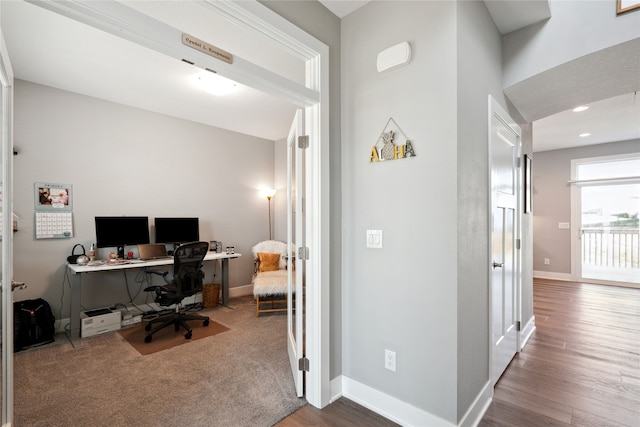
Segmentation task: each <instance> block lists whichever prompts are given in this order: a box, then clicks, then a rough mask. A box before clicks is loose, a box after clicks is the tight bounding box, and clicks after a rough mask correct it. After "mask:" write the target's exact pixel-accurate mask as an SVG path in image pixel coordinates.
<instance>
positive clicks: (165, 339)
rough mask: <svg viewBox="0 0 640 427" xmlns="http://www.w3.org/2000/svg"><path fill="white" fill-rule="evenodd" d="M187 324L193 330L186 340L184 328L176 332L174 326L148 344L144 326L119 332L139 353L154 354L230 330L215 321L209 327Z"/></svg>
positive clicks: (196, 321) (163, 331)
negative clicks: (145, 340)
mask: <svg viewBox="0 0 640 427" xmlns="http://www.w3.org/2000/svg"><path fill="white" fill-rule="evenodd" d="M187 323H188V324H189V326H190V327H191V329H192V330H193V334H192V336H191V339H186V338H185V337H184V334H185V333H186V331H185V330H184V329H183V328H180V330H179V331H176V330H175V328H174V327H173V326H167V327H166V328H163V329H160V330H159V331H158V332H156V333H155V334H153V339H152V340H151V342H149V343H147V342H144V339H145V337H146V336H147V331H145V330H144V324H138V325H134V326H131V327H129V328H126V329H122V330H120V331H118V334H119V335H120V336H121V337H122V338H124V339H125V340H127V342H128V343H129V344H130V345H131V346H132V347H133V348H135V349H136V350H138V353H140V354H153V353H156V352H158V351H162V350H167V349H169V348H172V347H175V346H177V345H183V344H189V343H191V342H193V341H196V340H200V339H202V338H206V337H211V336H213V335H216V334H219V333H221V332H225V331H228V330H229V328H227V327H226V326H224V325H221V324H220V323H218V322H214V321H213V320H211V321H209V326H202V322H201V321H198V320H191V321H188V322H187Z"/></svg>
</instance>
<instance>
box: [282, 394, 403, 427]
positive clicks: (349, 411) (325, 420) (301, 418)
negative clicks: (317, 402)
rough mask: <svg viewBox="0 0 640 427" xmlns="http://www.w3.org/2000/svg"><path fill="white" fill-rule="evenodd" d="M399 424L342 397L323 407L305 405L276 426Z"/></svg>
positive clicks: (378, 426)
mask: <svg viewBox="0 0 640 427" xmlns="http://www.w3.org/2000/svg"><path fill="white" fill-rule="evenodd" d="M397 425H398V424H396V423H394V422H392V421H389V420H388V419H386V418H384V417H382V416H380V415H378V414H376V413H375V412H373V411H370V410H368V409H367V408H365V407H363V406H361V405H358V404H357V403H354V402H352V401H351V400H349V399H346V398H344V397H342V398H340V399H338V400H336V401H335V402H333V403H331V404H329V405H327V406H325V407H324V408H322V409H318V408H316V407H314V406H311V405H306V406H303V407H302V408H300V409H298V410H297V411H296V412H294V413H293V414H291V415H289V416H288V417H287V418H285V419H284V420H282V421H280V422H279V423H277V424H276V427H303V426H304V427H306V426H318V427H356V426H366V427H390V426H397Z"/></svg>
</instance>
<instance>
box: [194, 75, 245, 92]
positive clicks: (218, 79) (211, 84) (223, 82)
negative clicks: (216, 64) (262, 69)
mask: <svg viewBox="0 0 640 427" xmlns="http://www.w3.org/2000/svg"><path fill="white" fill-rule="evenodd" d="M197 80H198V83H199V85H200V87H201V88H202V89H203V90H205V91H206V92H208V93H210V94H212V95H215V96H224V95H227V94H229V93H231V92H233V91H234V90H235V89H236V87H237V84H236V82H234V81H233V80H229V79H227V78H225V77H222V76H219V75H217V74H213V73H206V74H200V75H198V76H197Z"/></svg>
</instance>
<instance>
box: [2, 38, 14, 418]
mask: <svg viewBox="0 0 640 427" xmlns="http://www.w3.org/2000/svg"><path fill="white" fill-rule="evenodd" d="M0 85H2V107H1V108H2V181H1V184H0V191H2V193H3V194H2V236H3V238H2V286H1V287H0V292H1V293H2V306H1V307H0V312H1V317H2V320H1V321H2V342H1V347H2V390H1V392H2V425H3V426H5V425H11V424H12V423H13V296H12V286H11V285H12V282H13V69H12V68H11V62H10V61H9V52H8V51H7V46H6V44H5V41H4V34H3V33H2V28H1V27H0Z"/></svg>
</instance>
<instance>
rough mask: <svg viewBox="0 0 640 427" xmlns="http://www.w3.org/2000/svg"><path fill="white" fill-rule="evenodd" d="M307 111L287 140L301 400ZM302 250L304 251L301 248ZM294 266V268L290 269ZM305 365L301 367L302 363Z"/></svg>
mask: <svg viewBox="0 0 640 427" xmlns="http://www.w3.org/2000/svg"><path fill="white" fill-rule="evenodd" d="M303 133H304V111H303V110H300V109H299V110H297V112H296V115H295V117H294V119H293V125H292V126H291V130H290V131H289V136H288V138H287V248H288V254H289V257H290V258H289V259H290V260H291V261H292V262H289V266H288V267H287V268H288V270H287V273H288V282H289V287H288V292H287V294H288V298H287V300H288V303H287V349H288V352H289V361H290V363H291V372H292V373H293V378H294V381H295V385H296V393H297V395H298V397H302V396H303V395H304V360H306V359H305V358H304V357H305V356H304V326H303V321H304V295H303V292H304V289H305V288H304V284H305V267H306V263H305V258H306V257H305V256H299V255H300V254H301V253H302V252H304V248H305V244H306V242H305V225H306V224H305V215H304V214H305V205H304V202H305V194H304V193H305V191H304V190H305V184H306V183H305V149H304V148H303V147H301V144H300V143H299V137H300V136H301V135H303ZM301 248H302V249H301ZM291 265H294V266H295V267H294V268H290V266H291ZM301 360H302V361H303V362H302V366H301V362H300V361H301Z"/></svg>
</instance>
